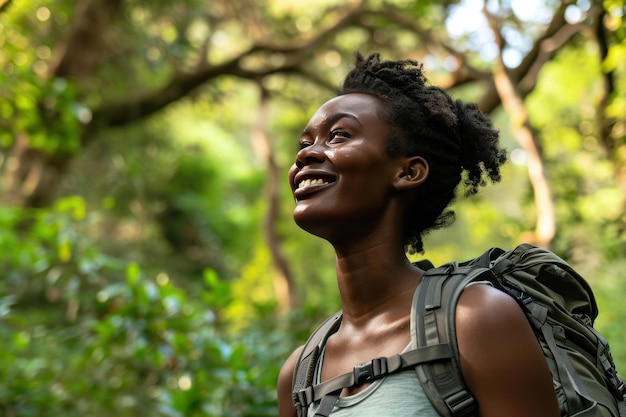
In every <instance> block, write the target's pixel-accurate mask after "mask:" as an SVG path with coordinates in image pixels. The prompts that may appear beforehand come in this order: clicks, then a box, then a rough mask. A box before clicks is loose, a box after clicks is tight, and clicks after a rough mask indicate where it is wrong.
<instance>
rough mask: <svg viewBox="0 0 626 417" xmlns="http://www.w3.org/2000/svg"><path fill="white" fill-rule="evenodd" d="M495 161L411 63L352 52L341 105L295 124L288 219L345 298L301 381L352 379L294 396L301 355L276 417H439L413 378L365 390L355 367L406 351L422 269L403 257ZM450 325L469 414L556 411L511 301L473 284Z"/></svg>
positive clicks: (480, 133)
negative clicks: (317, 252)
mask: <svg viewBox="0 0 626 417" xmlns="http://www.w3.org/2000/svg"><path fill="white" fill-rule="evenodd" d="M504 160H505V153H504V151H503V150H502V149H501V148H500V147H499V144H498V132H497V131H496V130H495V129H494V128H493V126H492V124H491V122H490V121H489V119H488V118H486V117H485V116H484V115H483V114H482V113H480V111H479V110H478V109H477V107H476V106H475V105H472V104H467V103H463V102H461V101H458V100H454V99H452V98H451V97H450V96H449V95H448V94H447V93H445V92H444V91H442V90H441V89H439V88H437V87H434V86H430V85H429V84H428V82H427V80H426V78H425V77H424V75H423V73H422V68H421V66H420V64H418V63H417V62H414V61H410V60H406V61H382V60H381V59H380V57H379V56H378V55H377V54H373V55H371V56H369V57H367V58H365V57H363V56H361V55H359V54H357V57H356V63H355V68H354V69H353V70H352V71H351V72H350V73H349V74H348V75H347V77H346V79H345V81H344V83H343V86H342V88H341V90H340V92H339V95H338V96H337V97H335V98H333V99H331V100H329V101H327V102H326V103H324V104H323V105H322V106H321V107H320V108H319V109H318V110H317V111H316V112H315V114H314V115H313V116H312V117H311V119H310V121H309V123H308V124H307V126H306V127H305V129H304V131H303V133H302V135H301V137H300V150H299V151H298V153H297V154H296V157H295V161H294V164H293V165H292V167H291V169H290V171H289V183H290V185H291V189H292V191H293V195H294V197H295V201H296V207H295V209H294V213H293V216H294V219H295V221H296V223H297V224H298V225H299V226H300V227H301V228H303V229H304V230H306V231H308V232H310V233H311V234H314V235H316V236H319V237H322V238H323V239H325V240H327V241H328V242H329V243H330V244H331V245H332V246H333V248H334V250H335V254H336V273H337V284H338V287H339V293H340V296H341V302H342V314H341V316H337V317H340V318H341V319H340V320H337V321H336V323H337V325H336V326H335V327H334V328H335V330H336V331H335V332H334V333H332V334H331V335H330V336H329V337H328V338H327V339H326V340H325V341H324V343H322V344H321V345H320V348H321V351H320V352H318V353H319V355H316V356H315V359H314V360H313V364H314V368H309V369H313V371H314V372H312V373H313V375H312V381H313V384H321V385H320V386H322V387H323V386H324V384H326V383H327V381H332V380H333V378H336V377H340V376H341V375H343V374H346V373H349V374H348V375H352V374H351V372H353V370H354V375H355V376H354V381H352V382H351V383H350V384H346V385H342V388H340V390H339V391H338V393H337V394H334V393H332V395H331V394H330V393H324V390H323V388H318V389H317V392H313V389H312V388H311V387H310V386H309V387H308V388H307V389H305V390H304V391H297V392H295V393H294V394H293V396H292V385H293V384H294V382H296V381H294V370H295V369H296V368H297V367H298V366H299V360H298V358H299V356H300V353H301V352H302V347H301V348H298V349H296V350H295V351H294V352H293V354H292V355H291V356H290V357H289V358H288V359H287V361H286V362H285V364H284V366H283V368H282V370H281V373H280V377H279V382H278V385H279V386H278V394H279V410H280V416H281V417H292V416H296V415H298V416H300V417H304V416H313V415H315V416H328V415H329V414H332V415H333V416H337V417H340V416H376V417H385V416H403V417H404V416H421V417H424V416H436V415H438V413H437V411H436V409H435V407H434V406H433V405H431V404H430V402H429V400H428V399H427V397H426V396H425V395H424V392H423V391H422V388H421V386H420V383H419V381H418V378H417V375H416V374H415V372H414V371H413V370H412V369H410V370H407V371H402V372H397V373H393V374H389V375H387V376H385V377H384V378H381V379H376V380H372V379H370V378H360V375H357V372H356V371H357V370H359V372H361V371H363V372H365V371H367V369H366V368H365V367H361V366H360V364H363V363H368V362H371V361H372V359H374V358H379V357H387V358H389V357H391V356H394V355H397V354H400V353H401V352H403V351H405V350H406V349H407V347H408V346H409V342H410V339H411V337H410V326H409V323H410V312H411V303H412V298H413V294H414V292H415V289H416V288H417V286H418V285H419V283H420V281H421V279H422V275H423V273H424V271H422V270H421V269H420V268H418V267H417V266H415V265H413V264H411V263H410V262H409V260H408V259H407V256H406V250H407V248H412V249H413V250H416V251H422V250H423V241H422V237H423V235H424V234H425V233H427V232H428V231H429V230H432V229H435V228H439V227H442V226H445V225H447V224H449V223H450V222H451V220H452V219H453V215H452V213H451V212H450V211H448V210H447V209H446V208H447V207H448V206H449V205H450V204H451V202H452V201H453V200H454V199H455V196H456V192H457V187H458V186H459V184H462V185H463V187H464V192H465V193H466V194H473V193H476V192H477V191H478V189H479V187H480V186H482V185H485V184H486V182H487V180H491V181H497V180H499V178H500V170H499V167H500V165H501V164H502V163H503V162H504ZM493 311H498V314H497V315H495V316H494V314H493V313H492V312H493ZM418 325H419V323H418ZM456 326H457V329H458V335H457V336H458V345H459V350H460V358H461V367H462V371H463V378H464V379H465V381H466V383H467V386H468V387H469V389H470V390H471V394H472V395H473V397H474V398H475V399H476V402H477V405H478V407H477V409H476V410H474V411H476V413H475V415H479V416H481V417H501V416H508V417H521V416H529V415H533V416H539V415H541V416H545V417H550V416H554V417H555V416H558V415H559V410H558V405H557V401H556V396H555V394H554V390H553V388H552V381H551V378H550V373H549V370H548V368H547V365H546V362H545V360H544V357H543V355H542V352H541V349H540V347H539V345H538V343H537V340H536V339H535V337H534V335H533V332H532V330H531V328H530V326H529V324H528V322H527V321H526V318H525V317H524V315H523V314H522V312H521V310H520V309H519V307H518V306H517V304H516V303H515V302H514V301H513V299H512V298H510V297H508V296H507V295H505V294H503V293H502V292H500V291H499V290H496V289H495V288H492V287H490V286H488V285H473V286H472V287H471V288H467V289H466V290H465V291H464V292H463V294H462V295H461V297H460V300H459V304H458V308H457V316H456ZM503 334H506V337H505V338H503V337H496V336H497V335H503ZM367 372H369V371H367ZM357 376H358V377H357ZM299 382H300V381H298V383H299ZM316 386H317V385H316ZM320 392H321V394H320ZM325 394H328V395H325Z"/></svg>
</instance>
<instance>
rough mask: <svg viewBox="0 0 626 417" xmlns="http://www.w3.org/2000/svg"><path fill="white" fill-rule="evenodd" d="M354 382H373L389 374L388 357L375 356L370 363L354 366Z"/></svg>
mask: <svg viewBox="0 0 626 417" xmlns="http://www.w3.org/2000/svg"><path fill="white" fill-rule="evenodd" d="M353 373H354V384H355V385H360V384H363V383H365V382H371V381H373V380H375V379H378V378H380V377H382V376H384V375H386V374H387V358H385V357H382V358H375V359H372V360H371V361H370V362H369V363H365V364H363V365H358V366H355V367H354V370H353Z"/></svg>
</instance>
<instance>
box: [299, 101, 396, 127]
mask: <svg viewBox="0 0 626 417" xmlns="http://www.w3.org/2000/svg"><path fill="white" fill-rule="evenodd" d="M384 109H385V108H384V105H383V103H382V101H381V100H379V99H378V98H376V97H375V96H372V95H369V94H361V93H351V94H344V95H341V96H337V97H334V98H332V99H330V100H328V101H327V102H326V103H324V104H323V105H322V106H320V108H319V109H317V111H316V112H315V114H314V115H313V117H312V118H311V121H310V122H309V124H312V123H313V124H315V123H323V122H325V121H327V120H329V119H334V118H336V116H337V115H345V116H346V117H352V118H356V119H357V120H359V121H361V122H362V123H372V122H382V121H383V118H382V115H383V114H384Z"/></svg>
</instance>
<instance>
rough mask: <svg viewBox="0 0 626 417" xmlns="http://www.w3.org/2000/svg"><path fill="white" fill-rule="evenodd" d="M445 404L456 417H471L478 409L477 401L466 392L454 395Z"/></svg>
mask: <svg viewBox="0 0 626 417" xmlns="http://www.w3.org/2000/svg"><path fill="white" fill-rule="evenodd" d="M444 402H445V403H446V405H447V406H448V409H450V411H452V415H455V416H469V415H471V413H472V412H473V411H474V410H475V408H476V400H475V399H474V397H473V396H472V395H471V394H470V393H469V392H467V391H466V390H461V391H459V392H457V393H455V394H452V395H451V396H449V397H448V398H446V399H444Z"/></svg>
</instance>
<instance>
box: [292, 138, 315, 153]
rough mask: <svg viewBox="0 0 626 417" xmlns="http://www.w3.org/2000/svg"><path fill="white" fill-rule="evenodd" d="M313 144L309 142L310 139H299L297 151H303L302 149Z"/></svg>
mask: <svg viewBox="0 0 626 417" xmlns="http://www.w3.org/2000/svg"><path fill="white" fill-rule="evenodd" d="M311 145H312V143H311V142H309V141H308V140H300V141H298V144H297V145H296V151H301V150H302V149H304V148H307V147H309V146H311Z"/></svg>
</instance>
